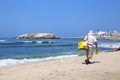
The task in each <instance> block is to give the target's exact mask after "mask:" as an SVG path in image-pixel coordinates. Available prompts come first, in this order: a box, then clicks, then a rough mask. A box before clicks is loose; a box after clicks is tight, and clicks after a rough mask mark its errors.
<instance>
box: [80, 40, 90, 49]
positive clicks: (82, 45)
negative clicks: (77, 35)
mask: <svg viewBox="0 0 120 80" xmlns="http://www.w3.org/2000/svg"><path fill="white" fill-rule="evenodd" d="M88 48H89V47H88V44H86V43H85V42H84V41H79V42H78V49H88Z"/></svg>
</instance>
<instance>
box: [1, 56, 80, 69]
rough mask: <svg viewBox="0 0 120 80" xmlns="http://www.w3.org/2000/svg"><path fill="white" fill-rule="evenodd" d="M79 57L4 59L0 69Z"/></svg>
mask: <svg viewBox="0 0 120 80" xmlns="http://www.w3.org/2000/svg"><path fill="white" fill-rule="evenodd" d="M76 56H78V55H62V56H56V57H47V58H34V59H33V58H31V59H26V58H25V59H2V60H0V67H10V66H16V65H21V64H28V63H33V62H39V61H47V60H57V59H63V58H69V57H76Z"/></svg>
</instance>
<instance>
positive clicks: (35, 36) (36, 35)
mask: <svg viewBox="0 0 120 80" xmlns="http://www.w3.org/2000/svg"><path fill="white" fill-rule="evenodd" d="M16 38H17V39H27V38H33V39H59V38H60V37H58V36H55V35H54V34H52V33H32V34H22V35H19V36H18V37H16Z"/></svg>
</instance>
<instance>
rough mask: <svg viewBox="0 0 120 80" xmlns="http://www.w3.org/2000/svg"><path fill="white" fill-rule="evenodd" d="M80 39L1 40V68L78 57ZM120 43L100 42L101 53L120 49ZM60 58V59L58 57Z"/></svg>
mask: <svg viewBox="0 0 120 80" xmlns="http://www.w3.org/2000/svg"><path fill="white" fill-rule="evenodd" d="M78 41H80V39H12V38H1V39H0V66H8V65H12V64H19V63H20V64H21V63H29V62H34V61H40V60H49V59H56V58H62V57H66V56H77V55H80V54H82V53H85V52H84V51H80V50H78V49H77V42H78ZM119 45H120V41H116V40H114V41H113V40H98V47H99V52H100V51H105V50H113V49H115V48H118V47H119ZM58 56H59V57H58Z"/></svg>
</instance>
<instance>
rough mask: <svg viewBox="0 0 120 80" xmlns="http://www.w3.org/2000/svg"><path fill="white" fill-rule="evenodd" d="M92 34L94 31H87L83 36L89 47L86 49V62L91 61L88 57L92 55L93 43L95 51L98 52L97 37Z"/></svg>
mask: <svg viewBox="0 0 120 80" xmlns="http://www.w3.org/2000/svg"><path fill="white" fill-rule="evenodd" d="M94 35H95V33H94V32H93V31H89V33H88V35H87V36H86V37H85V38H84V41H87V43H88V47H89V49H86V59H85V63H86V64H90V63H91V62H90V61H89V59H91V58H92V56H93V45H95V47H96V51H97V52H98V47H97V39H96V37H95V36H94Z"/></svg>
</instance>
